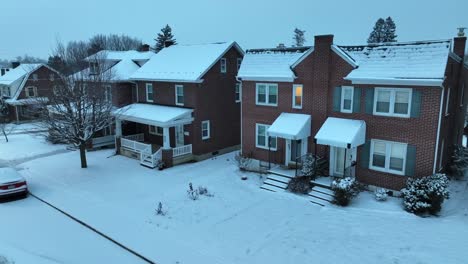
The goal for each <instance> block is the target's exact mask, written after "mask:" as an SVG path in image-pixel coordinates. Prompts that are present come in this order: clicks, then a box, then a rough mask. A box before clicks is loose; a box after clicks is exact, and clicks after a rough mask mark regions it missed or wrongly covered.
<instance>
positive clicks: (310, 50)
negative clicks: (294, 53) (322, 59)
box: [291, 47, 314, 69]
mask: <svg viewBox="0 0 468 264" xmlns="http://www.w3.org/2000/svg"><path fill="white" fill-rule="evenodd" d="M312 52H314V47H310V49H309V50H307V51H306V52H304V54H302V56H301V57H300V58H299V59H298V60H297V61H296V62H294V63H293V64H292V65H291V68H292V69H294V68H296V66H297V65H299V64H300V63H301V62H302V61H303V60H304V59H305V58H307V57H308V56H309V55H310V54H311V53H312Z"/></svg>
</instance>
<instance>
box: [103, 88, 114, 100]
mask: <svg viewBox="0 0 468 264" xmlns="http://www.w3.org/2000/svg"><path fill="white" fill-rule="evenodd" d="M104 98H105V100H106V101H107V102H112V86H110V85H104Z"/></svg>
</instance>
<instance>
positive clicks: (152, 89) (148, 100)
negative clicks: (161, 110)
mask: <svg viewBox="0 0 468 264" xmlns="http://www.w3.org/2000/svg"><path fill="white" fill-rule="evenodd" d="M149 86H151V94H152V95H153V96H152V98H151V99H150V98H149V97H148V88H149ZM145 88H146V89H145V91H146V93H145V96H146V102H150V103H153V102H154V87H153V84H152V83H146V84H145Z"/></svg>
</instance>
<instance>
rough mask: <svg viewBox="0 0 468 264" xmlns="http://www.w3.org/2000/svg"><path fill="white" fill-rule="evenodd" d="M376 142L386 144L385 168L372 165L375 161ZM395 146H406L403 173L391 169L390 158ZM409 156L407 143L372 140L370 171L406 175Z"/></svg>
mask: <svg viewBox="0 0 468 264" xmlns="http://www.w3.org/2000/svg"><path fill="white" fill-rule="evenodd" d="M376 142H379V143H384V144H385V168H381V167H375V166H373V165H372V163H373V161H374V144H375V143H376ZM394 144H399V145H404V146H405V153H404V155H403V168H402V171H397V170H392V169H390V157H391V153H392V151H391V149H392V148H391V146H392V145H394ZM407 154H408V144H407V143H401V142H395V141H387V140H380V139H371V146H370V154H369V155H370V157H369V169H371V170H376V171H381V172H386V173H391V174H397V175H405V171H406V156H407Z"/></svg>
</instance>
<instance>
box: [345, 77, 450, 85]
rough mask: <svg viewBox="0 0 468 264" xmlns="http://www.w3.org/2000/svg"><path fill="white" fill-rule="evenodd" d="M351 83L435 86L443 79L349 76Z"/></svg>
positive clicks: (440, 83)
mask: <svg viewBox="0 0 468 264" xmlns="http://www.w3.org/2000/svg"><path fill="white" fill-rule="evenodd" d="M344 79H345V80H349V81H351V82H352V84H374V85H412V86H437V87H441V86H442V84H443V82H444V79H442V78H440V79H437V78H432V79H398V78H349V77H345V78H344Z"/></svg>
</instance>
